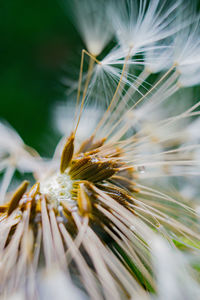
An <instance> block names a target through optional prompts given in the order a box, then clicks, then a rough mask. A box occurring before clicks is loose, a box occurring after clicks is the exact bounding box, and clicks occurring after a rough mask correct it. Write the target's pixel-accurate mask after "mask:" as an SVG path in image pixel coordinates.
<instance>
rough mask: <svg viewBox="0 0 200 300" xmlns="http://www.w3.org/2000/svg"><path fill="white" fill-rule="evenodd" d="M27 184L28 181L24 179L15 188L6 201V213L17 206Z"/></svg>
mask: <svg viewBox="0 0 200 300" xmlns="http://www.w3.org/2000/svg"><path fill="white" fill-rule="evenodd" d="M28 185H29V181H27V180H24V181H23V182H22V184H21V185H20V186H19V187H18V188H17V190H16V191H15V193H14V194H13V196H12V198H11V200H10V201H9V203H8V215H10V214H11V213H12V212H13V211H14V210H15V208H17V205H18V203H19V201H20V199H21V198H22V196H23V194H24V193H25V192H26V189H27V187H28Z"/></svg>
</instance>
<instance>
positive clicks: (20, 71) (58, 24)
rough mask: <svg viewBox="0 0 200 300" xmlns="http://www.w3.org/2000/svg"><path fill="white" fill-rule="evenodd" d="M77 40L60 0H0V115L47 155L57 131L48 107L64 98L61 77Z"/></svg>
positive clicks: (74, 53) (76, 53) (78, 44)
mask: <svg viewBox="0 0 200 300" xmlns="http://www.w3.org/2000/svg"><path fill="white" fill-rule="evenodd" d="M81 47H82V46H81V41H80V37H79V36H78V34H77V32H76V30H75V28H74V27H73V25H72V23H71V21H70V20H69V18H68V16H67V14H66V11H64V9H63V7H62V2H61V0H60V1H59V0H33V1H31V0H30V1H27V0H8V1H7V0H2V1H0V118H1V119H5V120H7V121H8V122H9V123H10V124H11V125H12V126H13V127H14V128H15V129H16V130H17V131H18V132H19V134H20V135H21V136H22V138H23V139H24V141H25V142H26V143H27V144H28V145H30V146H33V147H35V148H36V149H37V150H38V151H39V152H40V154H42V155H47V156H50V155H51V154H52V152H53V150H54V147H55V145H56V142H57V140H58V136H56V135H55V133H54V130H52V127H53V124H52V123H51V119H50V110H51V107H52V104H53V103H54V101H57V100H60V99H63V97H64V91H65V90H64V87H63V86H62V84H61V83H60V82H61V78H62V77H63V76H64V71H63V68H67V66H68V64H69V63H70V61H71V57H75V59H76V60H79V59H80V56H79V51H80V50H81Z"/></svg>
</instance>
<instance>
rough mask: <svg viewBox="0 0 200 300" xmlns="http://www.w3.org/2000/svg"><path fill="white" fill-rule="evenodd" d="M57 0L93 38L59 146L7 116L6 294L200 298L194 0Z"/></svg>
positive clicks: (58, 115) (57, 115) (56, 124)
mask: <svg viewBox="0 0 200 300" xmlns="http://www.w3.org/2000/svg"><path fill="white" fill-rule="evenodd" d="M61 7H62V10H63V11H64V12H65V13H66V14H68V15H70V20H71V21H72V22H73V24H74V26H75V27H76V28H77V31H78V32H79V33H80V35H81V38H82V42H83V43H84V44H85V47H86V48H85V49H82V51H80V49H79V53H80V54H81V55H80V68H79V75H78V77H77V78H76V80H73V81H72V80H71V81H70V80H69V79H66V80H65V82H66V83H69V82H70V84H66V85H68V87H66V89H67V92H66V95H67V96H66V98H67V99H65V102H64V103H62V104H61V103H59V102H58V103H56V104H55V105H53V108H52V113H51V117H52V119H51V128H56V129H57V130H58V131H59V132H60V136H61V139H60V140H59V141H58V143H57V145H56V147H55V149H54V154H53V155H52V157H51V158H50V155H49V156H48V158H47V157H43V155H40V154H39V153H38V152H37V151H36V150H37V149H36V150H35V149H33V148H32V145H31V147H30V146H28V145H26V144H25V143H24V141H23V140H22V138H21V137H20V136H19V134H18V133H17V132H16V131H15V129H14V128H12V127H11V126H10V125H9V124H8V123H7V122H6V121H5V120H2V119H1V121H0V172H1V177H0V179H1V181H0V300H1V299H52V300H53V299H56V298H59V299H77V300H79V299H102V300H103V299H106V300H110V299H116V300H117V299H119V300H120V299H141V300H148V299H149V300H153V299H157V300H167V299H169V300H179V299H186V300H190V299H200V296H199V295H200V277H199V275H200V274H199V270H200V268H199V266H200V265H199V263H200V260H199V257H200V256H199V251H200V219H199V211H200V210H199V193H200V190H199V175H200V151H199V150H200V145H199V141H200V130H199V128H200V127H199V124H200V121H199V114H200V111H199V107H200V101H199V98H198V97H199V96H196V95H195V94H194V92H193V91H194V89H195V88H198V85H199V84H200V35H199V33H200V21H199V20H200V17H199V12H198V2H197V1H195V2H194V3H192V4H191V3H189V2H188V1H184V0H183V1H175V2H174V1H170V0H165V1H161V0H150V1H146V0H123V1H122V0H121V1H120V0H119V1H114V0H110V1H104V0H102V1H96V0H94V1H93V0H73V1H67V0H63V1H62V3H61ZM63 82H64V80H63ZM193 96H194V98H193ZM32 122H34V118H33V120H32ZM51 128H50V129H51ZM52 139H53V138H52ZM47 140H48V139H47ZM45 147H46V149H47V151H48V144H47V142H46V140H45ZM19 174H20V175H19ZM22 175H23V176H22ZM20 176H21V177H20ZM17 178H18V179H17ZM19 178H20V180H19Z"/></svg>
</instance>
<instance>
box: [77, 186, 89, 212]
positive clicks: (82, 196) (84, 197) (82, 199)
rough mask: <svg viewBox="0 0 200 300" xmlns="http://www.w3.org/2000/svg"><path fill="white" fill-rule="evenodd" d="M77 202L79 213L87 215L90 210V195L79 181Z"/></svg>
mask: <svg viewBox="0 0 200 300" xmlns="http://www.w3.org/2000/svg"><path fill="white" fill-rule="evenodd" d="M77 202H78V207H79V211H80V213H81V215H83V216H84V215H88V214H89V213H90V212H91V209H92V206H91V202H90V197H89V195H88V191H87V188H86V186H85V184H84V183H80V185H79V189H78V197H77Z"/></svg>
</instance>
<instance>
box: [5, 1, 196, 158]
mask: <svg viewBox="0 0 200 300" xmlns="http://www.w3.org/2000/svg"><path fill="white" fill-rule="evenodd" d="M62 1H63V0H34V1H27V0H17V1H16V0H8V1H7V0H2V1H1V2H0V118H1V119H4V120H6V121H8V122H9V123H10V124H11V125H12V126H13V127H14V128H15V129H16V130H17V131H18V133H19V134H20V135H21V137H22V138H23V140H24V141H25V143H26V144H28V145H30V146H32V147H34V148H35V149H36V150H37V151H38V152H39V153H40V154H41V155H43V156H51V155H52V154H53V151H54V148H55V146H56V143H57V142H58V140H59V138H60V136H59V135H58V133H57V132H56V131H55V128H54V124H53V123H52V118H51V115H52V109H53V107H54V104H55V102H56V101H65V100H66V93H65V92H66V89H65V86H64V84H63V78H65V75H66V73H67V76H68V75H69V74H70V72H73V70H74V69H73V68H75V66H74V64H77V65H76V67H77V66H78V65H79V62H80V54H81V49H82V47H83V44H82V42H81V39H80V36H79V35H78V33H77V31H76V29H75V27H74V26H73V24H72V22H71V19H70V13H69V11H68V12H67V10H68V9H67V8H66V7H65V8H64V6H63V2H62ZM80 1H81V0H80ZM77 68H78V67H77ZM193 92H194V98H193V99H194V101H196V99H197V98H198V95H199V89H198V88H197V87H195V88H194V89H193Z"/></svg>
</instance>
